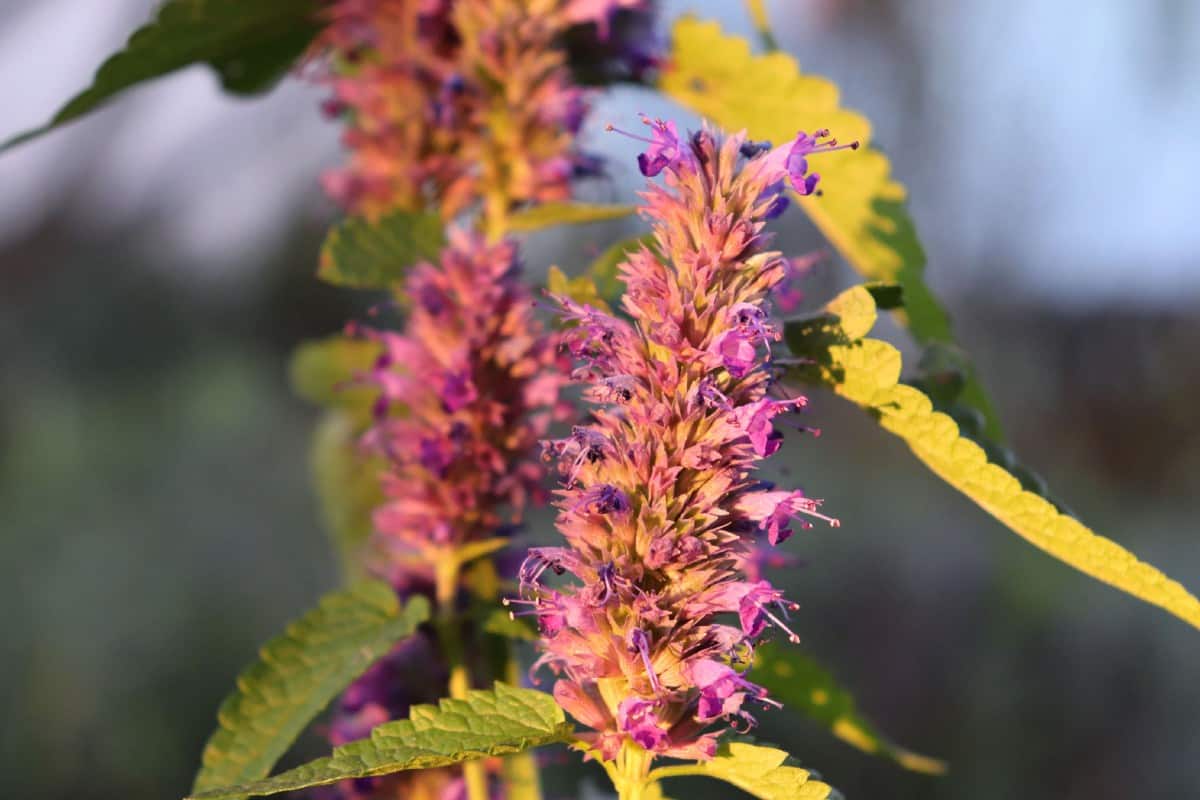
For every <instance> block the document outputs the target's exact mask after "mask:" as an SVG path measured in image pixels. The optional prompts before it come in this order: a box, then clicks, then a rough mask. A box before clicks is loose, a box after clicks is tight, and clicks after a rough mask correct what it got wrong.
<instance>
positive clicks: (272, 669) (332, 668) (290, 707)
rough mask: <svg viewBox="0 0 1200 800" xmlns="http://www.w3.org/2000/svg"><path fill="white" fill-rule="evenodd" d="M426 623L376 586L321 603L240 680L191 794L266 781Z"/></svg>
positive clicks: (422, 614) (416, 608) (415, 604)
mask: <svg viewBox="0 0 1200 800" xmlns="http://www.w3.org/2000/svg"><path fill="white" fill-rule="evenodd" d="M428 618H429V602H428V601H427V600H426V599H425V598H424V597H420V596H418V597H414V598H413V599H412V600H410V601H409V602H408V605H407V606H405V607H403V608H401V607H400V603H399V601H398V600H397V599H396V593H395V591H394V590H393V589H392V587H390V586H388V585H387V584H386V583H381V582H378V581H371V582H367V583H362V584H359V585H357V586H355V587H353V588H351V589H349V590H347V591H344V592H337V593H335V594H330V595H326V596H325V597H323V598H322V599H321V603H320V605H319V606H317V608H316V609H314V610H313V611H310V612H309V613H308V614H306V615H304V616H303V617H302V618H301V619H300V620H299V621H297V622H295V623H294V624H292V625H290V626H288V630H287V633H285V634H284V635H283V636H280V637H279V638H277V639H273V640H271V641H270V642H268V643H267V644H266V645H265V646H264V647H263V648H262V651H261V653H260V657H259V660H258V661H256V662H255V663H254V664H252V665H250V666H249V667H248V668H247V669H246V670H245V671H244V672H242V674H241V675H239V676H238V679H237V689H236V690H235V691H234V693H233V694H232V695H230V696H229V697H228V698H227V699H226V700H225V702H224V703H222V704H221V709H220V710H219V711H218V712H217V720H218V722H219V723H220V725H219V727H218V728H217V730H216V732H215V733H213V735H212V737H211V738H210V739H209V740H208V744H207V745H206V746H205V748H204V757H203V766H202V767H201V768H200V772H199V773H198V774H197V775H196V781H195V784H194V785H193V787H192V792H193V793H194V794H199V793H204V792H208V791H211V790H212V789H214V788H216V787H219V786H228V785H230V784H234V783H242V782H245V781H255V780H258V779H259V778H262V777H264V776H265V775H267V774H268V773H269V772H270V771H271V767H273V766H274V765H275V762H276V761H277V760H278V759H279V757H280V756H282V755H283V754H284V752H286V751H287V749H288V747H289V746H290V745H291V743H292V742H293V741H294V740H295V739H296V737H297V736H299V735H300V733H301V731H303V730H304V728H305V727H307V726H308V724H309V723H310V722H311V721H312V720H313V718H314V717H316V716H317V714H319V713H320V711H321V709H323V708H325V706H326V705H327V704H328V703H329V701H330V700H332V699H333V698H334V697H336V696H337V694H338V693H339V692H341V691H342V690H343V689H345V688H346V687H347V686H349V685H350V683H351V682H352V681H353V680H354V679H355V678H357V677H358V676H359V675H361V674H362V673H363V672H364V671H365V670H366V669H367V667H369V666H370V665H371V664H372V663H374V662H375V661H376V660H377V659H379V658H381V657H382V656H383V655H384V654H386V653H387V652H388V651H389V650H391V649H392V646H393V645H395V644H396V642H398V641H400V640H401V639H403V638H404V637H406V636H409V635H411V634H412V632H413V631H414V630H416V627H417V626H418V625H419V624H421V623H422V622H424V621H425V620H427V619H428ZM239 794H241V793H240V792H234V793H231V794H229V795H227V796H230V797H234V796H237V795H239Z"/></svg>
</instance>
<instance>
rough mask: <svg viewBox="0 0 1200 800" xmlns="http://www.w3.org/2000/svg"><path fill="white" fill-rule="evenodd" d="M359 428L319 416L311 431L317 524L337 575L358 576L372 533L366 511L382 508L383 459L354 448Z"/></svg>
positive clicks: (343, 416) (342, 415) (340, 416)
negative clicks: (338, 571)
mask: <svg viewBox="0 0 1200 800" xmlns="http://www.w3.org/2000/svg"><path fill="white" fill-rule="evenodd" d="M360 434H361V425H360V424H359V423H358V422H357V421H356V420H355V419H354V418H353V417H351V416H350V415H349V414H347V413H346V412H343V411H330V412H327V413H326V414H325V416H324V417H323V418H322V419H321V422H320V423H318V425H317V429H316V430H315V431H314V432H313V441H312V450H311V452H310V456H309V466H310V469H311V470H312V479H313V488H314V489H315V490H316V495H317V502H318V505H319V507H320V511H321V519H322V521H323V523H324V526H325V531H326V534H327V535H328V536H329V539H330V541H331V542H332V544H333V546H334V549H335V550H336V551H337V554H338V560H339V562H340V563H341V565H342V573H343V574H344V575H345V576H346V577H347V578H349V579H355V578H358V577H361V576H362V572H363V567H362V564H363V549H364V547H365V546H366V544H367V542H368V540H369V539H370V536H371V533H372V531H373V530H374V523H373V522H372V518H371V515H372V512H373V511H374V510H375V509H376V508H378V507H379V506H380V505H381V504H382V503H383V490H382V489H381V488H380V485H379V475H380V474H381V473H382V472H383V470H384V468H385V465H384V462H383V459H381V458H379V457H378V456H376V455H373V454H371V453H368V452H366V451H365V450H364V449H363V448H362V447H360V446H359V437H360Z"/></svg>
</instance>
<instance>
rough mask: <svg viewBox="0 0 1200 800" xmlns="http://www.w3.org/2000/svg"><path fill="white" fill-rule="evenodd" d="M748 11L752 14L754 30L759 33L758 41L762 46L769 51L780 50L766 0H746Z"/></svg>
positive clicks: (751, 19)
mask: <svg viewBox="0 0 1200 800" xmlns="http://www.w3.org/2000/svg"><path fill="white" fill-rule="evenodd" d="M746 11H747V12H748V13H749V14H750V21H751V22H752V23H754V29H755V30H756V31H758V40H759V41H760V42H761V43H762V46H763V47H764V48H765V49H767V50H778V49H779V43H778V42H777V41H775V34H774V33H773V32H772V31H771V20H770V18H769V17H768V16H767V2H766V0H746Z"/></svg>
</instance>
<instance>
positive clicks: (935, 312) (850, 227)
mask: <svg viewBox="0 0 1200 800" xmlns="http://www.w3.org/2000/svg"><path fill="white" fill-rule="evenodd" d="M669 63H670V68H668V69H664V70H663V74H662V80H661V88H662V90H663V91H664V92H665V93H667V94H668V95H670V96H671V97H673V98H675V99H676V100H677V101H679V102H680V103H682V104H683V105H684V106H686V107H688V108H691V109H692V110H694V111H696V112H698V113H700V114H702V115H704V116H705V117H706V118H707V119H711V120H713V121H714V122H716V123H717V124H718V125H720V126H722V127H724V128H728V129H730V130H740V129H742V128H745V129H747V130H748V131H749V133H750V135H751V136H753V137H754V138H756V139H768V140H771V141H773V142H776V143H782V142H785V141H789V140H791V139H792V138H793V137H795V135H796V131H797V130H805V131H809V132H812V131H815V130H818V129H820V128H829V129H830V130H831V131H833V133H834V134H835V135H836V136H837V137H838V138H839V139H840V140H842V141H849V140H852V139H858V140H859V141H861V142H862V143H863V145H864V146H863V148H861V149H859V150H857V151H840V152H834V153H826V154H822V155H820V156H818V157H817V158H818V159H819V161H820V163H819V166H817V167H816V169H817V171H818V172H820V173H821V175H822V177H823V180H822V182H821V186H822V189H823V194H822V195H821V196H810V197H798V198H797V200H798V202H799V204H800V207H801V208H803V209H804V211H805V212H806V213H807V214H808V216H809V217H810V218H811V219H812V221H813V222H814V223H815V224H816V226H817V227H818V228H820V230H821V232H822V233H823V234H825V236H826V238H828V239H829V241H830V242H832V243H833V245H834V246H835V247H836V248H837V249H838V251H839V252H840V253H841V254H842V255H843V256H844V257H845V258H846V260H847V261H849V262H850V264H851V265H853V266H854V268H855V269H857V270H858V271H859V272H860V273H862V274H863V275H864V276H865V277H867V278H869V279H871V280H875V281H888V282H894V283H897V284H899V285H900V286H902V287H903V290H904V309H903V311H897V316H898V317H899V318H900V319H901V320H902V321H903V322H904V323H905V324H906V325H907V326H908V328H909V329H910V330H911V331H912V333H913V336H914V337H916V339H917V341H919V342H921V343H926V342H953V341H954V336H953V333H952V331H951V328H950V320H949V318H948V317H947V316H946V312H945V311H944V310H943V309H942V307H941V305H940V304H939V302H938V300H937V298H935V297H934V295H933V294H932V292H930V290H929V288H928V286H926V285H925V279H924V274H923V273H924V271H925V253H924V251H923V250H922V249H921V244H920V242H919V241H918V240H917V235H916V231H915V229H914V227H913V223H912V220H911V219H910V218H909V216H908V211H907V209H906V208H905V200H906V191H905V189H904V187H903V186H902V185H901V184H900V183H898V182H897V181H895V180H894V179H893V178H892V176H891V165H890V164H889V162H888V159H887V157H886V156H885V155H884V154H883V153H881V152H880V151H879V150H877V149H874V148H872V147H869V146H867V145H868V143H869V142H870V138H871V124H870V122H869V121H868V120H867V119H866V117H864V116H862V115H861V114H858V113H856V112H854V111H850V110H848V109H845V108H842V107H841V105H840V103H839V98H838V89H837V86H835V85H834V84H833V83H832V82H830V81H828V80H825V79H824V78H818V77H815V76H812V75H805V74H802V73H801V72H800V68H799V66H798V65H797V63H796V61H795V59H793V58H791V57H790V56H788V55H786V54H784V53H778V52H774V53H768V54H766V55H761V56H755V55H753V54H752V53H751V52H750V46H749V44H748V43H747V42H746V41H745V40H744V39H742V38H741V37H738V36H727V35H725V34H724V33H723V32H722V31H721V28H720V26H718V25H717V24H716V23H715V22H701V21H698V20H696V19H692V18H684V19H681V20H680V21H679V22H677V23H676V25H675V32H674V47H673V51H672V54H671V59H670V62H669ZM813 163H814V164H816V163H817V162H816V161H814V162H813ZM968 378H969V386H968V388H967V390H966V392H965V395H964V401H966V402H969V403H970V404H971V405H972V406H974V407H975V408H977V409H979V411H980V412H981V413H982V414H983V416H984V419H985V420H986V430H987V432H988V435H989V436H991V437H992V438H993V439H996V440H1000V439H1001V438H1002V435H1001V430H1000V424H999V420H998V419H997V418H996V415H995V412H994V411H993V410H992V406H991V403H990V401H989V400H988V398H987V396H986V394H985V393H984V391H983V389H982V387H981V386H980V385H979V383H978V381H976V380H975V378H974V377H973V376H972V375H969V376H968Z"/></svg>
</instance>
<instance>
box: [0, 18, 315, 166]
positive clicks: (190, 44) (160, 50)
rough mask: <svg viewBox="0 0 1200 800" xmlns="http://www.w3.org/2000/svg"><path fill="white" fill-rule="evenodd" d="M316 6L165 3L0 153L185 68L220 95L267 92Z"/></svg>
mask: <svg viewBox="0 0 1200 800" xmlns="http://www.w3.org/2000/svg"><path fill="white" fill-rule="evenodd" d="M319 8H320V3H319V2H318V0H168V2H166V3H165V4H163V6H162V7H161V8H160V9H159V11H158V14H157V16H156V17H155V18H154V20H152V21H151V22H149V23H147V24H146V25H144V26H143V27H141V28H139V29H138V30H137V31H135V32H134V33H133V35H132V36H131V37H130V38H129V42H128V43H127V44H126V45H125V47H124V49H122V50H121V51H120V52H118V53H116V54H115V55H113V56H111V57H109V58H108V60H106V61H105V62H104V63H103V64H101V65H100V68H99V69H98V70H97V71H96V76H95V78H94V79H93V80H92V85H91V86H89V87H88V88H87V89H85V90H84V91H82V92H80V93H79V94H77V95H76V96H75V97H73V98H71V100H70V101H69V102H67V104H66V105H64V106H63V107H62V108H61V109H59V110H58V112H57V113H56V114H55V115H54V116H53V117H52V118H51V119H50V121H49V122H47V123H46V124H45V125H43V126H42V127H40V128H38V129H36V130H32V131H28V132H26V133H23V134H21V135H19V136H16V137H13V138H12V139H10V140H9V141H8V142H6V143H5V144H4V145H3V146H0V150H3V149H7V148H9V147H13V146H15V145H17V144H20V143H21V142H25V141H28V140H30V139H33V138H35V137H37V136H40V135H42V134H43V133H46V132H47V131H50V130H53V129H54V128H57V127H58V126H60V125H63V124H65V123H67V122H70V121H71V120H74V119H76V118H78V117H81V116H83V115H85V114H87V113H89V112H91V111H94V110H95V109H97V108H99V107H100V106H102V105H104V104H105V103H106V102H108V101H109V100H111V99H112V98H114V97H115V96H117V95H118V94H120V93H121V92H123V91H125V90H126V89H129V88H131V87H134V86H137V85H138V84H140V83H143V82H145V81H149V80H153V79H155V78H161V77H162V76H164V75H167V74H169V73H171V72H174V71H176V70H178V69H182V68H183V67H187V66H190V65H192V64H204V63H207V64H208V65H210V66H211V67H212V68H213V69H215V70H216V71H217V74H218V76H219V77H220V79H221V83H222V85H223V86H224V87H225V89H226V90H228V91H231V92H237V93H239V94H249V93H254V92H260V91H263V90H265V89H268V88H270V87H271V86H273V85H274V84H275V82H276V81H277V80H278V79H279V78H281V77H282V76H283V75H284V74H285V73H286V72H287V71H288V69H290V68H291V66H292V64H293V63H295V61H296V60H297V59H298V58H299V57H300V55H301V54H302V53H303V52H304V51H305V49H306V48H307V47H308V45H309V44H310V43H311V42H312V40H313V37H314V36H316V34H317V32H318V31H319V30H320V24H319V22H318V20H317V11H318V10H319Z"/></svg>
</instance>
